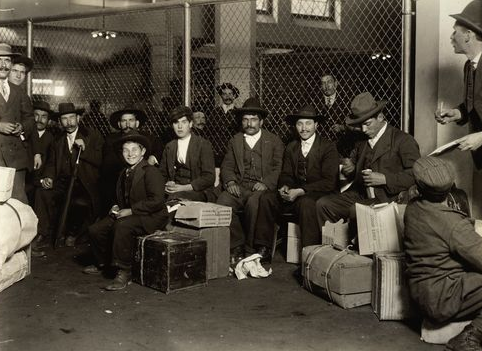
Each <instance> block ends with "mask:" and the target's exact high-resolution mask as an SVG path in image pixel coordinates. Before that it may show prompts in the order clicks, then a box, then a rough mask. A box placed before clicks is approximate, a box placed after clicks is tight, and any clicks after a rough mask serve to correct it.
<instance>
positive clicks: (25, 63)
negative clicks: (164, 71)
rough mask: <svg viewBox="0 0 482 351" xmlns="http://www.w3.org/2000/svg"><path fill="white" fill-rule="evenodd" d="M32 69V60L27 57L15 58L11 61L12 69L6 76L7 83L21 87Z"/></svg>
mask: <svg viewBox="0 0 482 351" xmlns="http://www.w3.org/2000/svg"><path fill="white" fill-rule="evenodd" d="M32 68H33V60H32V59H31V58H30V57H27V56H23V55H21V56H16V57H14V58H13V60H12V69H11V70H10V73H9V75H8V81H9V82H10V83H13V84H15V85H22V84H23V82H24V81H25V78H26V77H27V74H28V73H29V72H30V71H31V70H32Z"/></svg>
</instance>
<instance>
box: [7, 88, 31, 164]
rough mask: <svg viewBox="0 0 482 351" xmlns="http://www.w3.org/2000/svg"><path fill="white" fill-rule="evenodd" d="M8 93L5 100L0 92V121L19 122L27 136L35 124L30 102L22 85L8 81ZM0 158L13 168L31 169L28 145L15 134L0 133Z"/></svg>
mask: <svg viewBox="0 0 482 351" xmlns="http://www.w3.org/2000/svg"><path fill="white" fill-rule="evenodd" d="M8 84H9V86H10V95H9V97H8V101H5V99H4V98H3V96H2V95H1V94H0V122H10V123H20V124H22V126H23V130H24V132H25V134H26V135H27V137H28V136H29V135H30V133H32V131H33V130H34V126H35V121H34V117H33V109H32V102H31V101H30V98H29V97H28V96H27V94H26V93H25V91H24V89H23V87H20V86H17V85H15V84H12V83H10V82H9V83H8ZM0 158H3V160H4V161H5V164H6V165H7V167H12V168H15V169H31V168H32V166H33V165H32V164H31V162H30V158H29V153H28V145H27V143H25V142H23V141H22V140H21V139H20V137H18V136H16V135H11V134H9V135H6V134H2V133H0Z"/></svg>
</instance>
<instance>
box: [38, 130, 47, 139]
mask: <svg viewBox="0 0 482 351" xmlns="http://www.w3.org/2000/svg"><path fill="white" fill-rule="evenodd" d="M37 133H38V138H39V139H40V138H41V137H42V136H43V135H44V134H45V129H44V130H37Z"/></svg>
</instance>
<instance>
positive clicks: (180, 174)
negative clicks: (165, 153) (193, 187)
mask: <svg viewBox="0 0 482 351" xmlns="http://www.w3.org/2000/svg"><path fill="white" fill-rule="evenodd" d="M174 169H175V176H174V181H175V182H176V183H177V184H182V185H185V184H190V183H191V181H192V180H191V168H189V167H188V166H187V165H186V164H184V163H180V162H179V161H178V160H177V159H176V163H175V164H174Z"/></svg>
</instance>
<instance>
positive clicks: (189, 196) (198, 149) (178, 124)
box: [159, 106, 215, 201]
mask: <svg viewBox="0 0 482 351" xmlns="http://www.w3.org/2000/svg"><path fill="white" fill-rule="evenodd" d="M169 119H170V122H171V125H172V128H173V130H174V133H175V134H176V137H177V138H176V139H175V140H171V141H170V142H169V143H167V144H166V147H165V149H164V152H163V153H162V160H161V163H160V166H159V167H160V170H161V173H162V175H163V176H164V178H165V179H166V186H165V192H166V194H167V197H168V200H171V199H186V200H192V201H212V200H213V198H212V190H213V186H214V179H215V173H214V154H213V149H212V146H211V143H210V142H209V141H207V140H206V139H204V138H202V137H200V136H198V135H195V134H192V133H191V128H192V111H191V109H190V108H189V107H187V106H178V107H176V108H175V109H173V110H172V111H171V112H170V113H169Z"/></svg>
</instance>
